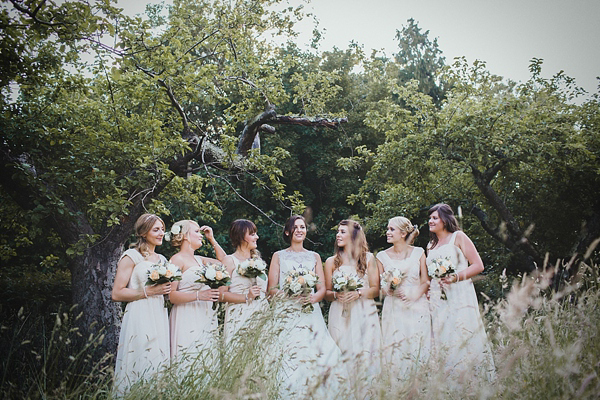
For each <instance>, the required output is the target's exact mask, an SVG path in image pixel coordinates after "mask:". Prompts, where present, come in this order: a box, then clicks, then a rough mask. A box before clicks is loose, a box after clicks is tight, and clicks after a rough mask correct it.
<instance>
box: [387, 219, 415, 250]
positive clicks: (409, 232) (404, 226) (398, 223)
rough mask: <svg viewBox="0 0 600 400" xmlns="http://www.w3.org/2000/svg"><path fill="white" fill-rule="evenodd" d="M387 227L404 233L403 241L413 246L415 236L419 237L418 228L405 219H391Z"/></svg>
mask: <svg viewBox="0 0 600 400" xmlns="http://www.w3.org/2000/svg"><path fill="white" fill-rule="evenodd" d="M388 225H390V226H393V227H394V228H396V229H398V230H399V231H400V232H406V236H405V237H404V240H405V241H406V242H407V243H408V244H413V243H414V241H415V239H416V238H417V236H419V228H418V227H417V225H413V224H412V223H411V222H410V220H409V219H408V218H406V217H394V218H391V219H390V220H389V222H388Z"/></svg>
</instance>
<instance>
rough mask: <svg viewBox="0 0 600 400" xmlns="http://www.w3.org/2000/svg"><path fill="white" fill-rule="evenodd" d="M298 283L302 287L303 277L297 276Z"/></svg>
mask: <svg viewBox="0 0 600 400" xmlns="http://www.w3.org/2000/svg"><path fill="white" fill-rule="evenodd" d="M298 283H299V284H301V285H303V284H304V277H303V276H299V277H298Z"/></svg>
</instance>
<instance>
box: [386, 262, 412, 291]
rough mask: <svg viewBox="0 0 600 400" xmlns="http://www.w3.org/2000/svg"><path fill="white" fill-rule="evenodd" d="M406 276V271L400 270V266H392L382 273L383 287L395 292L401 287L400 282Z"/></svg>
mask: <svg viewBox="0 0 600 400" xmlns="http://www.w3.org/2000/svg"><path fill="white" fill-rule="evenodd" d="M405 277H406V274H404V272H402V271H400V270H399V269H398V268H392V269H390V270H389V271H385V272H384V273H383V274H381V277H380V279H381V287H382V288H387V289H388V290H389V291H390V292H393V291H394V290H396V289H398V288H399V287H400V284H401V283H402V281H403V280H404V278H405Z"/></svg>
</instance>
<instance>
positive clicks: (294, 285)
mask: <svg viewBox="0 0 600 400" xmlns="http://www.w3.org/2000/svg"><path fill="white" fill-rule="evenodd" d="M317 283H319V278H318V277H317V274H315V272H314V271H312V270H309V269H307V268H304V267H303V266H302V265H299V266H298V267H296V268H293V269H292V270H290V271H289V272H288V273H287V274H286V276H285V279H284V281H283V288H282V290H283V291H284V293H285V294H286V295H287V296H290V297H296V296H301V295H308V294H309V293H311V292H312V290H313V288H314V287H315V286H316V285H317ZM314 309H315V307H314V306H313V305H312V304H311V303H308V304H304V305H303V306H302V312H306V313H309V312H313V310H314Z"/></svg>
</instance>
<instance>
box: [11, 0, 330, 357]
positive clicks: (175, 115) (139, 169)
mask: <svg viewBox="0 0 600 400" xmlns="http://www.w3.org/2000/svg"><path fill="white" fill-rule="evenodd" d="M278 3H279V2H278V1H269V0H265V1H261V0H254V1H252V0H248V1H240V2H235V3H231V2H228V1H202V0H198V1H191V2H190V1H186V2H182V1H179V0H176V1H174V2H173V5H172V6H170V7H168V8H167V11H168V14H165V13H164V9H163V8H162V7H161V6H152V7H150V8H149V10H148V18H147V19H142V18H139V17H136V18H130V17H127V16H124V15H121V14H120V13H119V10H117V9H114V8H110V7H109V6H108V3H99V4H94V5H93V6H90V5H88V4H87V3H83V2H81V3H78V2H77V3H70V2H68V3H66V5H61V6H57V5H56V4H54V3H52V2H43V1H41V2H38V3H27V4H22V3H20V2H13V6H14V10H12V11H11V12H12V13H13V14H14V15H15V16H14V17H10V18H13V19H12V20H10V21H9V22H8V24H10V25H11V26H13V25H14V26H18V27H19V28H18V29H21V31H19V32H17V33H15V34H14V35H13V36H14V38H16V39H15V40H20V41H21V43H22V45H23V46H29V47H30V48H29V51H28V54H29V56H30V58H29V59H22V60H21V61H22V62H23V63H25V64H27V65H29V68H30V70H31V72H28V73H27V74H21V75H19V74H18V73H14V74H13V75H12V78H9V79H8V80H7V83H6V85H10V83H11V82H16V83H17V84H18V85H19V98H18V99H17V100H16V101H14V102H13V101H12V100H11V98H10V96H9V95H8V92H9V89H8V86H3V87H2V90H3V93H4V94H5V96H4V97H3V113H2V120H1V121H2V122H1V123H2V128H3V129H2V133H1V137H2V140H1V144H0V146H2V151H1V152H0V154H1V156H2V164H1V165H2V166H3V168H4V170H3V172H2V178H1V181H0V183H1V185H2V189H3V191H4V194H6V195H8V196H10V197H11V198H12V199H13V202H12V204H11V207H14V206H15V205H18V206H19V207H20V208H21V209H22V210H24V211H23V212H24V213H26V214H27V215H28V216H29V218H30V220H35V221H36V222H35V224H36V225H37V226H40V227H44V228H45V229H48V230H49V231H50V232H51V235H55V236H56V238H57V239H58V243H56V247H55V248H56V249H66V254H67V255H68V260H67V263H68V266H69V269H70V271H71V276H72V282H73V285H72V288H73V302H74V303H77V304H79V306H81V308H82V311H83V312H84V318H83V319H82V320H81V321H82V323H83V325H82V326H83V327H84V328H85V331H84V332H90V331H93V330H94V329H95V328H93V327H94V326H101V327H104V328H105V330H106V340H105V346H106V348H107V349H108V350H114V349H115V347H116V342H117V338H118V326H119V321H120V312H119V311H120V307H119V306H118V305H117V304H114V303H113V302H112V301H111V300H110V291H111V287H112V281H113V278H114V272H115V268H116V263H117V260H118V257H119V255H120V253H121V252H122V250H123V245H124V244H125V243H127V242H128V241H129V239H130V235H131V232H132V228H133V224H134V222H135V220H136V219H137V217H138V216H139V215H140V214H141V213H143V212H145V211H150V212H156V213H158V214H162V215H169V213H170V209H176V210H178V212H181V213H182V214H187V215H195V216H198V217H199V218H202V219H204V220H208V221H210V220H215V219H216V218H218V217H219V215H220V213H221V209H220V208H219V206H218V205H217V204H216V203H215V202H214V201H213V200H214V199H212V198H210V197H207V192H209V191H208V190H207V187H212V188H213V189H214V191H222V192H225V190H224V189H223V188H228V189H230V190H231V191H232V192H233V193H235V194H239V191H238V190H236V185H237V183H236V176H240V175H242V176H251V177H252V179H251V182H252V185H255V186H256V187H263V188H264V187H268V188H269V189H270V190H271V192H272V196H273V197H274V198H275V199H277V201H279V202H282V203H285V204H287V205H288V207H292V206H295V207H301V203H299V202H298V201H297V198H298V196H297V195H296V194H293V193H292V194H291V195H287V194H286V193H285V190H284V186H283V185H282V184H281V183H280V177H281V170H280V168H279V167H278V165H277V164H278V159H281V158H284V157H286V154H285V151H280V150H279V149H273V151H272V152H271V154H268V155H267V154H261V153H260V151H259V148H257V147H258V143H259V141H258V139H257V137H258V134H259V132H266V133H270V132H273V130H274V127H273V126H274V125H277V124H303V125H309V126H337V124H338V123H339V121H330V120H325V119H310V118H307V117H305V116H302V117H294V116H283V115H279V114H277V113H276V112H275V106H274V104H277V103H278V102H283V101H286V100H287V94H286V92H285V90H284V88H283V87H282V85H281V79H280V77H279V74H280V71H279V70H277V69H273V68H272V65H273V64H274V63H276V61H275V58H276V55H277V52H276V48H275V47H274V46H272V45H270V44H269V43H268V42H267V41H265V40H264V37H265V35H271V34H273V33H276V34H281V35H286V34H290V33H291V32H292V31H291V29H292V27H293V23H294V21H295V19H296V18H297V17H300V16H301V13H300V11H299V10H298V9H292V8H286V9H284V10H283V11H280V10H276V7H277V4H278ZM73 7H81V8H82V9H84V10H86V13H83V14H79V15H77V14H72V15H73V16H72V17H71V18H74V17H75V16H76V17H77V18H80V19H78V20H77V21H76V23H71V22H64V29H65V32H67V33H66V34H65V35H64V38H63V37H62V36H60V34H57V33H56V32H55V31H54V30H50V33H49V34H48V35H46V36H39V34H38V32H37V31H38V30H40V31H43V30H44V26H45V25H44V21H42V22H40V21H41V18H42V16H48V18H49V17H51V16H55V15H60V13H58V14H55V12H56V11H57V10H62V9H63V8H64V9H65V10H70V11H71V12H72V11H73ZM86 7H87V8H86ZM65 15H66V16H68V15H70V14H69V12H67V11H65ZM95 15H102V17H95ZM88 17H89V18H88ZM6 18H8V17H6ZM81 18H83V20H81ZM86 18H87V19H86ZM97 18H98V19H97ZM108 21H116V22H115V23H113V24H111V23H109V22H108ZM46 22H47V21H46ZM61 23H62V22H61ZM61 26H63V25H61ZM113 33H114V35H115V36H114V38H115V45H114V46H108V45H106V44H105V43H106V36H103V35H106V34H113ZM57 35H58V39H57ZM31 38H35V39H37V40H30V39H31ZM79 43H84V45H85V47H83V48H82V47H79V46H84V45H83V44H82V45H80V44H79ZM63 44H64V45H65V46H67V47H65V50H64V51H65V52H67V53H64V55H63V56H60V55H61V54H63V53H61V52H62V51H63V50H62V47H61V46H63ZM69 46H70V47H69ZM89 47H91V48H93V49H94V50H95V51H96V58H95V60H94V62H93V64H90V65H89V73H87V74H83V73H82V72H80V71H83V70H84V69H85V65H84V63H83V62H82V61H81V59H80V58H79V57H78V55H79V54H80V53H81V52H83V51H84V50H85V49H87V48H89ZM57 49H58V50H59V51H58V52H56V54H58V56H56V57H55V58H54V59H53V60H52V63H51V66H48V67H47V66H45V64H43V63H42V61H44V60H45V57H46V54H54V51H55V50H57ZM68 49H72V51H71V50H68ZM59 56H60V57H59ZM15 62H16V61H11V59H8V60H7V67H6V69H7V70H8V71H21V66H20V65H15V64H14V63H15ZM42 78H43V79H42ZM315 97H316V96H315ZM308 99H309V100H310V98H308ZM311 101H313V100H311ZM314 101H316V100H314ZM314 101H313V102H314ZM239 132H241V135H239ZM238 135H239V136H238ZM253 148H254V149H253ZM200 171H202V173H201V174H199V173H198V172H200ZM245 179H246V178H245ZM233 196H236V197H237V195H233ZM246 200H248V199H246ZM34 216H35V217H34ZM17 222H18V221H17ZM22 222H26V221H22ZM15 226H16V225H15ZM7 254H8V252H7Z"/></svg>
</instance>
